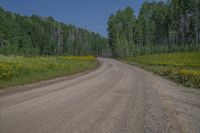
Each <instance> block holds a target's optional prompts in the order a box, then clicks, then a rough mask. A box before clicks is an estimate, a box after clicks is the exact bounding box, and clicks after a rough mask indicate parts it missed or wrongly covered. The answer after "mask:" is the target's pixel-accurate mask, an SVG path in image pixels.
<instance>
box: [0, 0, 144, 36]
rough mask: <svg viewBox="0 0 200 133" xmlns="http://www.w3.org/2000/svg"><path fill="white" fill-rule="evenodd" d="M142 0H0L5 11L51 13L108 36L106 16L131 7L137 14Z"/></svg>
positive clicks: (63, 19) (67, 22)
mask: <svg viewBox="0 0 200 133" xmlns="http://www.w3.org/2000/svg"><path fill="white" fill-rule="evenodd" d="M143 2H144V0H0V6H1V7H3V8H4V9H5V10H8V11H12V12H15V13H20V14H21V15H32V14H37V15H40V16H52V17H53V18H55V19H56V20H58V21H61V22H64V23H66V24H73V25H75V26H78V27H82V28H86V29H88V30H89V31H93V32H97V33H100V34H101V35H103V36H107V24H106V23H107V20H108V17H109V16H110V15H111V14H112V13H114V12H115V11H117V10H118V9H122V8H125V7H126V6H131V7H133V9H134V10H135V13H136V15H137V14H138V13H139V10H140V7H141V4H142V3H143Z"/></svg>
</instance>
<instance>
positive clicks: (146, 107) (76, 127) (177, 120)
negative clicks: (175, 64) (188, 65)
mask: <svg viewBox="0 0 200 133" xmlns="http://www.w3.org/2000/svg"><path fill="white" fill-rule="evenodd" d="M99 60H100V62H101V65H100V67H99V68H98V69H96V70H94V71H92V72H89V73H86V74H83V75H81V76H78V77H74V78H69V79H68V80H65V81H63V80H62V81H58V82H55V83H52V84H46V85H43V86H39V87H36V88H32V89H23V90H20V89H19V90H18V91H16V92H12V91H10V92H6V91H5V92H2V93H1V94H0V133H144V132H145V133H199V132H200V91H199V90H197V89H196V90H195V89H190V88H186V87H182V86H181V85H177V84H175V83H173V82H171V81H168V80H165V79H163V78H161V77H159V76H156V75H154V74H152V73H149V72H146V71H144V70H142V69H140V68H137V67H134V66H131V65H128V64H124V63H121V62H119V61H116V60H113V59H104V58H99Z"/></svg>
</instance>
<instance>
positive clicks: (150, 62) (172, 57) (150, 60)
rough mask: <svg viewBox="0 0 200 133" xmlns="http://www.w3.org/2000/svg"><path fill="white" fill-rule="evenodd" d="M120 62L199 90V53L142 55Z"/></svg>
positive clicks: (123, 59)
mask: <svg viewBox="0 0 200 133" xmlns="http://www.w3.org/2000/svg"><path fill="white" fill-rule="evenodd" d="M121 60H122V61H125V62H127V63H130V64H134V65H137V66H139V67H142V68H144V69H146V70H149V71H153V72H155V73H156V74H159V75H161V76H165V77H167V78H169V79H171V80H173V81H176V82H179V83H181V84H183V85H185V86H188V87H193V88H200V52H187V53H174V54H156V55H144V56H137V57H127V58H122V59H121Z"/></svg>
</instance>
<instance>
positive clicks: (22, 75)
mask: <svg viewBox="0 0 200 133" xmlns="http://www.w3.org/2000/svg"><path fill="white" fill-rule="evenodd" d="M96 65H97V61H96V59H95V57H93V56H82V57H76V56H70V57H66V56H60V57H23V56H17V57H15V56H0V88H5V87H8V86H16V85H23V84H27V83H33V82H37V81H40V80H46V79H51V78H55V77H59V76H64V75H71V74H75V73H79V72H82V71H85V70H88V69H91V68H94V67H95V66H96Z"/></svg>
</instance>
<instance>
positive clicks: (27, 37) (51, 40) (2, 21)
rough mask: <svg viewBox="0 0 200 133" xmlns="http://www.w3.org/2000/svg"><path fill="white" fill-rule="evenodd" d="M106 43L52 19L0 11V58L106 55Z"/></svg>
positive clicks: (86, 32)
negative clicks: (1, 55) (10, 56)
mask: <svg viewBox="0 0 200 133" xmlns="http://www.w3.org/2000/svg"><path fill="white" fill-rule="evenodd" d="M107 53H110V52H109V45H108V42H107V39H106V38H104V37H101V36H100V35H99V34H97V33H93V32H89V31H87V30H85V29H82V28H77V27H75V26H73V25H66V24H64V23H61V22H57V21H55V20H54V19H53V18H52V17H40V16H37V15H32V16H30V17H29V16H21V15H19V14H14V13H11V12H8V11H5V10H4V9H3V8H0V54H3V55H29V56H31V55H95V56H101V55H107Z"/></svg>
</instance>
